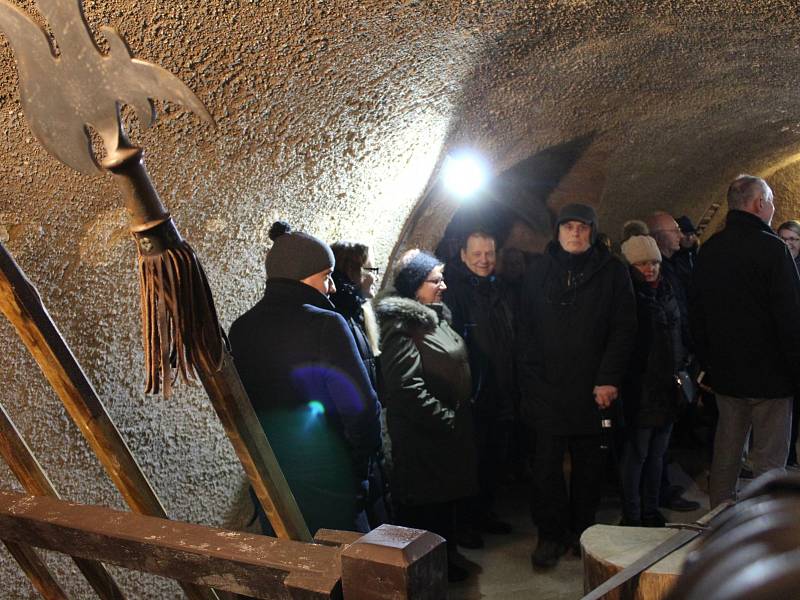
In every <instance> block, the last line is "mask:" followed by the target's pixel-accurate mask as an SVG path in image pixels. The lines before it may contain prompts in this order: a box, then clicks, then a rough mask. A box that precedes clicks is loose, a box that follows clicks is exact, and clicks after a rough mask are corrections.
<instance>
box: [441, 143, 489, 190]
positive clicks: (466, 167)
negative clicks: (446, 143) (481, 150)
mask: <svg viewBox="0 0 800 600" xmlns="http://www.w3.org/2000/svg"><path fill="white" fill-rule="evenodd" d="M486 179H487V174H486V167H485V166H484V164H483V163H482V162H481V161H480V160H479V159H478V158H477V157H476V156H474V155H473V154H469V153H462V154H457V155H452V156H448V157H447V158H446V159H445V161H444V165H443V166H442V182H443V183H444V186H445V188H446V189H447V190H448V191H449V192H451V193H452V194H454V195H455V196H457V197H459V198H462V199H463V198H468V197H470V196H472V195H473V194H475V192H477V191H478V190H480V189H481V188H482V187H483V186H484V184H485V183H486Z"/></svg>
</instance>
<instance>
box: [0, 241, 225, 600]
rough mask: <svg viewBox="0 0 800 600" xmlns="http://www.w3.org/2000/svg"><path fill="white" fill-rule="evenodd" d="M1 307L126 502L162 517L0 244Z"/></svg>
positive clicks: (192, 592)
mask: <svg viewBox="0 0 800 600" xmlns="http://www.w3.org/2000/svg"><path fill="white" fill-rule="evenodd" d="M0 311H2V313H3V314H4V315H5V316H6V318H7V319H8V320H9V321H10V322H11V324H12V325H13V326H14V328H15V329H16V330H17V334H18V335H19V337H20V339H22V341H23V343H24V344H25V346H26V347H27V348H28V350H29V351H30V353H31V355H33V357H34V359H35V360H36V362H37V363H38V364H39V367H40V368H41V370H42V372H43V373H44V375H45V377H46V378H47V380H48V381H49V382H50V385H51V386H53V389H54V390H55V391H56V393H57V394H58V397H59V398H60V399H61V401H62V402H63V403H64V407H65V408H66V409H67V413H69V415H70V417H71V418H72V420H73V421H74V422H75V424H76V425H77V426H78V428H79V429H80V430H81V433H83V435H84V437H85V438H86V440H87V441H88V442H89V445H90V446H91V448H92V450H94V453H95V454H96V455H97V457H98V459H99V460H100V462H101V464H102V465H103V466H104V467H105V469H106V472H107V473H108V476H109V477H110V478H111V480H112V481H113V482H114V485H116V487H117V489H118V490H119V491H120V493H121V494H122V496H123V498H124V499H125V501H126V502H127V504H128V506H130V507H131V509H132V510H134V511H135V512H138V513H141V514H145V515H149V516H152V517H160V518H163V519H166V518H167V512H166V510H164V507H163V505H162V504H161V501H160V500H159V499H158V496H157V495H156V493H155V491H154V490H153V488H152V486H151V485H150V482H149V481H148V480H147V477H145V475H144V473H143V472H142V470H141V468H140V467H139V465H138V463H137V462H136V459H135V458H134V457H133V454H131V451H130V449H129V448H128V446H127V444H125V440H123V439H122V436H121V435H120V433H119V430H118V429H117V428H116V426H115V425H114V422H113V421H112V420H111V416H110V415H109V414H108V412H107V411H106V409H105V406H103V403H102V402H101V401H100V398H99V396H98V395H97V392H96V391H95V389H94V387H92V384H91V383H90V382H89V379H88V378H87V377H86V374H85V373H84V372H83V369H81V366H80V365H79V364H78V361H77V360H76V359H75V356H74V355H73V354H72V351H71V350H70V349H69V346H67V343H66V341H65V340H64V338H63V337H62V335H61V332H60V331H59V330H58V328H57V327H56V325H55V323H54V322H53V320H52V318H51V317H50V314H49V313H48V312H47V309H46V308H45V307H44V305H43V303H42V299H41V297H40V296H39V293H38V292H37V290H36V288H35V287H34V286H33V284H31V282H30V281H29V280H28V278H27V277H25V274H24V273H23V272H22V269H20V268H19V266H18V265H17V263H16V262H15V261H14V259H13V257H12V256H11V255H10V254H9V253H8V251H7V250H6V248H5V246H3V244H0ZM182 586H183V589H184V591H185V592H186V594H187V596H189V597H190V598H197V599H204V600H211V599H213V598H216V594H215V593H214V591H213V590H209V589H205V588H200V587H197V586H194V585H190V584H182Z"/></svg>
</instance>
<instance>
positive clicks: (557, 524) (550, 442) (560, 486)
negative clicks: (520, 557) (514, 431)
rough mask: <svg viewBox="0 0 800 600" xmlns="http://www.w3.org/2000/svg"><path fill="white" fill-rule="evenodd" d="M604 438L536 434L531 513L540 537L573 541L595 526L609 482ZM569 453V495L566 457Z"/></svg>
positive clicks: (598, 436)
mask: <svg viewBox="0 0 800 600" xmlns="http://www.w3.org/2000/svg"><path fill="white" fill-rule="evenodd" d="M601 445H602V437H601V436H600V435H553V434H551V433H549V432H547V431H542V430H537V431H536V450H535V453H534V457H533V490H532V491H533V497H532V502H531V510H532V513H533V514H532V516H533V519H534V521H535V522H536V524H537V525H538V527H539V538H540V539H541V538H544V539H548V540H559V541H569V538H570V537H571V536H580V534H581V533H583V530H584V529H586V528H587V527H590V526H591V525H594V522H595V515H596V513H597V507H598V506H599V504H600V498H601V496H602V488H603V483H604V481H605V473H606V470H605V464H606V453H607V451H606V450H604V449H602V448H601ZM567 452H569V453H570V457H571V463H572V468H571V473H570V479H569V492H568V491H567V482H566V479H565V474H564V456H565V454H566V453H567Z"/></svg>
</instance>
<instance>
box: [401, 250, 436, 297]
mask: <svg viewBox="0 0 800 600" xmlns="http://www.w3.org/2000/svg"><path fill="white" fill-rule="evenodd" d="M441 264H442V261H440V260H439V259H438V258H436V257H435V256H431V255H430V254H428V253H427V252H420V253H418V254H416V255H415V256H414V258H412V259H411V260H410V261H409V262H408V264H407V265H406V266H405V267H403V268H402V269H400V270H399V271H398V272H397V274H396V275H395V276H394V289H395V290H397V293H398V294H400V295H401V296H403V297H404V298H414V297H415V296H416V294H417V290H418V289H419V286H421V285H422V282H424V281H425V279H427V277H428V273H430V272H431V271H433V270H434V269H435V268H436V267H438V266H439V265H441Z"/></svg>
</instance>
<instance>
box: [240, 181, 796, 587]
mask: <svg viewBox="0 0 800 600" xmlns="http://www.w3.org/2000/svg"><path fill="white" fill-rule="evenodd" d="M728 208H729V212H728V216H727V221H726V225H725V227H724V229H722V230H721V231H720V232H719V233H717V234H715V235H714V236H712V237H711V238H710V239H709V240H708V241H707V242H706V243H705V244H704V245H703V248H702V250H701V251H699V252H698V244H697V237H696V235H695V232H694V228H693V226H692V225H691V222H690V221H689V220H688V219H686V218H681V219H680V221H681V224H680V225H679V223H678V222H676V221H675V219H673V217H672V216H670V215H668V214H667V213H663V212H659V213H655V214H653V215H651V216H650V217H649V218H648V219H646V222H642V221H632V222H629V223H626V226H625V230H624V232H623V239H622V243H621V245H620V246H619V247H618V248H617V249H616V251H615V249H613V248H612V247H611V245H610V244H608V243H607V240H606V239H604V236H602V235H601V234H600V231H599V223H598V218H597V215H596V213H595V211H594V209H593V208H592V207H591V206H588V205H585V204H569V205H566V206H564V207H563V208H562V209H561V210H560V212H559V214H558V216H557V218H556V221H555V227H554V237H553V240H552V241H551V242H550V243H549V244H548V246H547V247H546V249H545V251H544V252H543V253H542V254H540V255H535V256H531V257H528V260H524V261H523V260H522V257H523V255H522V254H521V253H520V252H519V251H517V250H514V249H511V248H505V249H503V250H502V251H500V252H499V251H498V248H497V240H496V239H495V237H494V236H493V235H492V234H491V233H490V232H488V231H484V230H482V229H480V228H476V229H474V230H473V231H468V232H465V235H464V237H463V240H462V243H461V247H460V249H459V251H458V254H457V255H456V256H453V257H448V259H447V260H446V261H443V260H440V258H437V257H436V256H434V255H432V254H429V253H427V252H425V251H422V250H419V249H413V250H409V251H407V252H405V253H404V254H403V255H402V256H401V257H400V259H399V260H398V261H397V263H396V265H394V268H393V270H392V280H391V282H386V283H387V285H385V286H384V291H383V292H382V293H381V294H380V295H378V297H377V298H376V297H374V296H375V294H376V290H375V279H376V276H377V275H378V269H377V268H376V267H375V265H374V264H373V257H372V255H371V253H370V250H369V248H368V246H366V245H364V244H358V243H347V242H339V243H335V244H333V245H332V246H328V245H327V244H326V243H325V242H323V241H322V240H319V239H317V238H315V237H313V236H311V235H308V234H306V233H303V232H298V231H292V230H291V228H290V227H289V226H288V225H286V224H285V223H282V222H277V223H275V224H274V225H273V227H272V228H271V230H270V238H271V239H272V240H273V245H272V247H271V249H270V250H269V252H268V253H267V259H266V271H267V282H266V288H265V293H264V296H263V297H262V299H261V300H260V301H259V302H258V303H257V304H256V305H255V306H254V307H253V308H251V309H250V310H249V311H247V312H246V313H245V314H244V315H242V316H241V317H239V318H238V319H237V320H236V321H235V322H234V324H233V326H232V327H231V330H230V341H231V345H232V350H233V355H234V358H235V361H236V365H237V368H238V369H239V371H240V373H241V376H242V381H243V383H244V385H245V388H246V389H247V391H248V393H249V395H250V398H251V400H252V402H253V405H254V408H255V411H256V414H257V415H258V418H259V420H260V422H261V424H262V427H263V428H264V431H265V433H266V434H267V437H268V439H269V441H270V444H271V445H272V448H273V450H274V451H275V454H276V456H277V458H278V461H279V463H280V465H281V467H282V468H283V471H284V473H285V475H286V478H287V481H288V483H289V486H290V488H291V489H292V492H293V493H294V496H295V498H296V500H297V502H298V505H299V507H300V509H301V512H302V514H303V516H304V518H305V519H306V522H307V524H308V526H309V529H310V530H311V531H312V532H313V531H316V530H317V529H318V528H321V527H327V528H334V529H349V530H355V531H361V532H366V531H368V530H369V529H371V528H374V527H376V526H378V525H380V524H381V523H386V522H392V523H395V524H398V525H404V526H408V527H415V528H421V529H427V530H430V531H433V532H435V533H438V534H440V535H441V536H442V537H444V538H445V539H446V540H447V541H448V544H447V546H448V557H449V561H448V563H449V564H448V576H449V578H450V579H451V580H453V581H455V580H460V579H464V578H466V577H467V576H468V572H467V571H466V570H465V569H463V568H462V567H461V566H460V565H459V564H458V561H457V550H456V548H457V546H458V545H461V546H465V547H469V548H477V547H480V546H482V545H483V538H482V536H483V535H484V534H487V533H488V534H498V535H502V534H507V533H510V532H511V527H510V525H509V524H508V523H506V522H504V521H502V520H501V519H500V518H498V516H497V514H496V513H495V511H494V503H495V496H496V494H497V492H498V490H499V489H500V486H501V483H502V479H503V477H504V476H505V475H506V474H508V473H509V471H510V470H511V463H512V462H513V460H514V455H519V454H522V455H525V456H527V454H528V453H529V452H530V454H531V456H532V462H531V476H532V487H533V493H532V503H531V509H532V517H533V519H534V521H535V522H536V524H537V526H538V542H537V545H536V548H535V550H534V551H533V554H532V562H533V565H534V566H535V567H537V568H551V567H553V566H555V565H556V564H557V563H558V560H559V558H560V557H561V556H562V555H563V554H564V553H565V552H567V551H568V550H570V549H573V550H577V549H578V547H579V541H578V540H579V537H580V535H581V533H582V532H583V531H584V530H585V529H586V528H587V527H589V526H590V525H592V524H593V523H594V522H595V514H596V511H597V508H598V505H599V501H600V497H601V493H602V490H603V486H604V481H605V477H606V473H607V471H606V464H607V457H608V456H607V455H608V454H609V448H611V447H615V445H617V441H618V439H619V438H617V440H615V439H613V437H612V435H611V433H610V429H611V430H614V431H617V432H622V440H623V441H622V443H621V452H620V456H619V462H618V465H617V468H618V473H619V482H620V487H621V491H622V497H623V515H622V524H625V525H634V526H663V525H664V517H663V516H662V514H661V513H660V512H659V507H660V506H667V507H669V508H672V509H675V510H695V509H697V508H699V505H698V504H697V503H696V502H692V501H689V500H686V499H685V498H683V497H682V496H681V491H682V490H681V489H680V488H678V487H676V486H670V485H669V480H668V477H667V473H666V469H665V468H664V465H665V456H666V450H667V448H668V446H669V442H670V437H671V432H672V427H673V424H674V423H675V421H676V420H677V419H678V416H679V414H680V412H681V410H682V408H683V407H684V406H685V405H686V404H688V403H691V402H693V401H694V400H695V399H696V397H697V395H698V394H699V393H700V389H699V388H702V390H704V392H703V393H705V394H711V393H713V394H715V396H716V402H717V405H718V409H719V424H718V427H717V431H716V437H715V442H714V449H713V461H712V467H711V476H710V480H711V481H710V489H711V491H710V497H711V504H712V506H714V505H716V504H718V503H720V502H723V501H725V500H729V499H734V498H735V495H736V483H737V477H738V474H739V469H740V468H741V461H742V454H743V451H744V449H745V448H746V444H747V441H746V440H747V437H748V435H749V434H750V442H751V445H752V448H751V449H750V451H749V457H750V460H751V461H752V464H753V469H754V471H755V474H756V475H758V474H760V473H763V472H766V471H768V470H771V469H782V468H784V467H785V465H786V463H787V459H788V460H790V461H791V460H796V457H794V456H792V457H790V456H789V447H790V437H791V435H790V428H791V425H792V417H791V415H792V405H793V397H794V395H795V391H796V389H797V383H798V381H800V349H798V348H797V346H796V344H794V343H793V342H794V340H796V339H798V338H797V337H795V336H797V335H798V334H800V278H799V277H798V271H797V267H796V265H795V261H796V260H797V259H798V254H800V223H798V222H795V221H790V222H788V223H785V224H784V225H781V227H779V228H778V231H777V235H776V233H775V232H773V230H772V229H771V228H770V223H771V219H772V215H773V213H774V205H773V196H772V191H771V189H770V188H769V186H768V185H767V184H766V182H765V181H764V180H763V179H759V178H757V177H751V176H746V175H744V176H740V177H738V178H737V179H736V180H735V181H734V182H733V183H732V184H731V186H730V189H729V192H728ZM681 226H683V227H682V228H681ZM781 238H782V239H781ZM498 255H499V257H500V261H499V264H498ZM523 271H524V277H523ZM520 423H521V424H522V425H521V426H520ZM609 425H611V426H612V427H611V428H609ZM793 435H794V436H796V431H795V432H793ZM795 439H796V437H795ZM567 455H568V456H569V465H570V468H569V485H567V481H566V478H565V470H564V465H565V460H564V459H565V456H567ZM256 505H257V510H258V511H259V513H260V516H261V519H262V527H263V529H264V532H265V533H271V529H270V528H269V523H268V522H267V520H266V518H265V517H264V514H263V510H262V509H261V508H260V507H259V506H258V503H257V501H256Z"/></svg>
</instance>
